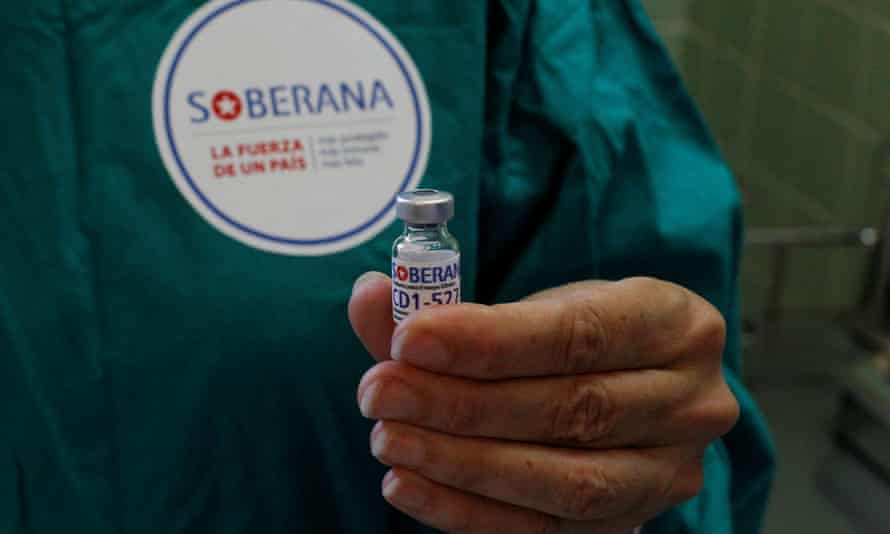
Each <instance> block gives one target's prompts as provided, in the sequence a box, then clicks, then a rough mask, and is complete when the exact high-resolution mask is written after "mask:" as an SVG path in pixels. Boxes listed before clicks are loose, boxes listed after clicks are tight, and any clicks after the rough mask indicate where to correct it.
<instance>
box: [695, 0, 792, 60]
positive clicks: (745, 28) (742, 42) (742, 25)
mask: <svg viewBox="0 0 890 534" xmlns="http://www.w3.org/2000/svg"><path fill="white" fill-rule="evenodd" d="M712 1H713V0H712ZM770 1H776V0H770ZM779 1H784V0H779ZM713 3H719V2H713ZM723 4H724V6H725V7H724V11H723V13H722V14H721V17H720V33H719V35H720V36H721V39H724V40H725V41H726V43H727V44H728V45H729V46H732V47H733V48H735V49H736V50H737V51H738V52H741V53H743V54H744V53H747V52H748V51H749V49H750V47H751V42H752V37H753V34H754V27H753V25H754V11H755V9H756V8H757V2H755V1H754V0H736V1H734V2H723Z"/></svg>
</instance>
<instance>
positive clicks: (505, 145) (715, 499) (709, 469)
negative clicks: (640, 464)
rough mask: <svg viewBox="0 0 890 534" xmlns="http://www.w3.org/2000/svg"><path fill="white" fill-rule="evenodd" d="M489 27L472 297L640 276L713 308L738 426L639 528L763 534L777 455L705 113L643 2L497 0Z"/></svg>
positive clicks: (730, 184)
mask: <svg viewBox="0 0 890 534" xmlns="http://www.w3.org/2000/svg"><path fill="white" fill-rule="evenodd" d="M489 25H490V31H489V35H490V36H491V37H490V42H489V79H488V80H487V84H488V88H489V91H488V94H487V101H486V105H487V117H486V120H487V124H486V132H487V134H486V147H485V148H486V151H485V154H486V159H485V166H484V168H483V195H482V199H483V201H482V206H481V209H480V216H481V217H482V221H481V223H482V228H485V233H484V235H483V236H481V242H480V254H481V258H480V259H481V262H480V265H481V268H480V273H479V279H478V281H477V287H478V295H479V298H480V300H481V301H483V302H496V301H509V300H515V299H518V298H522V297H523V296H525V295H527V294H528V293H530V292H532V291H535V290H538V289H543V288H546V287H553V286H557V285H560V284H564V283H568V282H571V281H576V280H582V279H591V278H600V279H620V278H624V277H628V276H637V275H645V276H653V277H657V278H660V279H664V280H669V281H672V282H675V283H678V284H681V285H683V286H685V287H688V288H689V289H691V290H693V291H695V292H697V293H699V294H700V295H702V296H703V297H705V298H707V299H708V300H709V301H710V302H711V303H712V304H714V305H715V306H716V307H717V308H719V309H720V311H721V312H722V313H723V315H724V316H725V318H726V320H727V324H728V340H727V348H726V353H725V359H724V361H725V363H724V369H725V375H726V377H727V380H728V382H729V383H730V385H731V387H732V388H733V391H734V392H735V394H736V395H737V397H738V399H739V402H740V404H741V408H742V416H741V419H740V421H739V423H738V425H737V426H736V427H735V428H734V429H733V430H732V431H731V432H730V433H729V434H728V435H727V436H725V437H724V438H723V439H721V440H719V441H717V442H715V443H714V444H712V445H711V446H710V447H709V448H708V451H707V453H706V456H705V471H706V484H705V489H704V490H703V492H702V493H701V495H700V496H699V497H697V498H696V499H693V500H692V501H690V502H688V503H685V504H683V505H682V506H679V507H676V508H674V509H672V510H670V511H668V512H666V513H665V514H663V515H662V516H661V517H659V518H657V519H656V520H654V521H653V522H651V523H650V524H648V525H646V527H645V528H644V531H645V532H690V533H692V532H694V533H707V534H730V533H734V532H735V533H752V532H757V531H758V530H759V528H760V524H761V521H762V517H763V513H764V509H765V504H766V500H767V496H768V491H769V487H770V485H771V481H772V473H773V447H772V444H771V441H770V438H769V435H768V433H767V430H766V426H765V423H764V420H763V418H762V416H761V414H760V412H759V411H758V409H757V407H756V405H755V403H754V401H753V400H752V398H751V397H750V395H749V394H748V393H747V391H746V390H745V388H744V386H743V385H742V383H741V380H740V378H739V373H740V352H741V343H740V320H739V296H738V289H737V274H738V264H739V256H740V253H741V243H742V218H741V210H740V202H739V195H738V192H737V190H736V187H735V185H734V181H733V179H732V176H731V173H730V171H729V170H728V168H727V166H726V164H725V163H724V161H723V159H722V157H721V155H720V153H719V150H718V149H717V147H716V146H715V144H714V142H713V140H712V137H711V135H710V134H709V132H708V130H707V128H706V127H705V125H704V123H703V120H702V118H701V115H700V114H699V112H698V110H697V109H696V107H695V104H694V103H693V101H692V99H691V98H690V97H689V95H688V93H687V91H686V90H685V88H684V85H683V82H682V80H681V78H680V76H679V75H678V73H677V71H676V68H675V67H674V66H673V64H672V63H671V61H670V59H669V56H668V54H667V52H666V50H665V48H664V46H663V45H662V43H661V42H660V40H659V39H658V37H657V36H656V34H655V31H654V28H653V27H652V25H651V23H650V21H649V20H648V18H647V16H646V14H645V12H644V10H643V8H642V7H641V6H640V4H639V3H638V1H637V0H534V1H523V0H499V1H498V2H496V3H495V7H492V10H491V13H490V21H489Z"/></svg>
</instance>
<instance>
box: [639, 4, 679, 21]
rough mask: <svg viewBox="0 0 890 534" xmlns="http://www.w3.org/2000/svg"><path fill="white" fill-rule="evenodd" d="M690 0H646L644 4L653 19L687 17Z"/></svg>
mask: <svg viewBox="0 0 890 534" xmlns="http://www.w3.org/2000/svg"><path fill="white" fill-rule="evenodd" d="M688 4H689V0H644V1H643V5H644V6H645V7H646V11H648V12H649V16H650V17H652V18H653V19H656V20H657V19H662V18H675V17H685V16H686V9H687V7H688Z"/></svg>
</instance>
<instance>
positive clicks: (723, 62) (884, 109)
mask: <svg viewBox="0 0 890 534" xmlns="http://www.w3.org/2000/svg"><path fill="white" fill-rule="evenodd" d="M645 3H646V4H647V7H648V8H649V10H650V13H651V14H652V16H653V18H654V19H655V22H656V27H658V29H659V30H660V31H661V33H662V36H663V37H664V39H665V41H666V42H667V43H668V45H669V47H670V48H671V50H672V52H673V53H674V55H675V59H676V60H677V62H678V63H679V64H680V66H681V68H682V70H683V71H684V74H685V76H686V79H687V83H688V85H689V88H690V90H691V92H692V93H693V95H694V96H695V97H696V99H697V101H698V103H699V105H700V106H701V108H702V110H703V111H704V113H705V116H706V117H707V118H708V121H709V123H710V125H711V128H712V130H713V132H714V134H715V136H716V137H717V139H718V140H719V142H720V144H721V146H722V147H723V149H724V152H725V154H726V156H727V158H728V160H729V161H730V163H731V165H732V166H733V168H734V170H735V172H736V175H737V176H738V179H739V182H740V184H741V186H742V189H743V191H744V193H745V197H746V210H747V218H748V219H747V220H748V225H749V226H775V225H780V226H784V225H807V224H817V225H865V224H870V225H877V224H878V223H879V220H880V217H881V213H882V210H883V209H884V207H885V205H886V204H887V202H888V200H890V169H888V168H887V167H885V168H884V172H883V173H882V172H881V169H880V167H881V164H879V163H878V162H880V161H882V158H880V157H879V156H877V152H878V147H879V146H880V145H881V143H882V142H886V141H887V140H888V139H890V0H688V1H681V0H647V1H646V2H645ZM888 150H890V149H888ZM883 161H890V154H887V155H886V157H885V158H883ZM882 174H883V176H882ZM769 260H770V256H769V255H768V254H767V253H765V252H764V251H756V250H749V253H748V255H747V258H746V261H745V265H744V273H743V282H744V289H745V296H746V304H747V307H748V308H749V310H751V309H757V308H758V307H760V306H761V305H762V303H763V301H764V292H765V289H766V286H767V283H768V279H769ZM865 265H866V254H865V253H864V252H862V251H859V250H852V249H848V250H836V249H831V250H801V251H800V252H796V253H794V254H793V255H792V257H791V263H790V272H789V275H788V276H789V285H788V288H787V291H786V294H785V299H784V304H785V306H786V307H787V308H788V309H790V310H817V311H840V310H844V309H848V308H850V307H851V306H853V305H854V304H855V302H856V300H857V299H858V297H859V293H860V289H861V286H862V279H863V273H864V270H865Z"/></svg>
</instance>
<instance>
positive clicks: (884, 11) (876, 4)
mask: <svg viewBox="0 0 890 534" xmlns="http://www.w3.org/2000/svg"><path fill="white" fill-rule="evenodd" d="M858 2H859V3H860V4H862V5H863V6H865V9H866V12H865V16H867V17H868V16H875V15H877V16H880V17H885V18H887V19H890V2H888V1H887V0H858ZM883 22H890V20H888V21H883Z"/></svg>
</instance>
